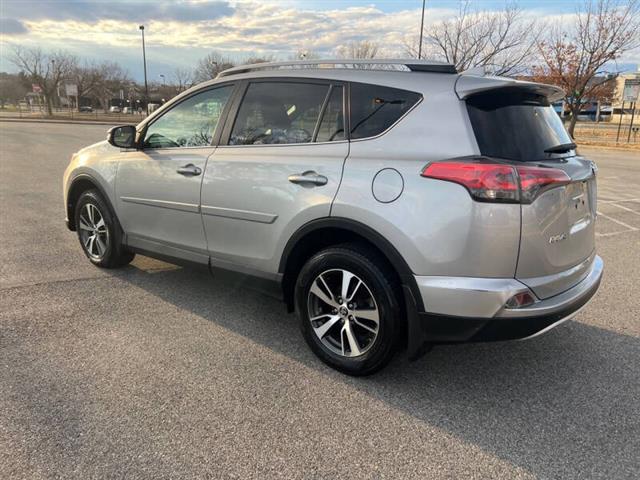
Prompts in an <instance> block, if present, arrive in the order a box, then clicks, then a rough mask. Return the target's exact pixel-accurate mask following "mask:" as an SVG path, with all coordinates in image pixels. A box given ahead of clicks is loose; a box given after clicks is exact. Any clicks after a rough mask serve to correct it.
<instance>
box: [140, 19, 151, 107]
mask: <svg viewBox="0 0 640 480" xmlns="http://www.w3.org/2000/svg"><path fill="white" fill-rule="evenodd" d="M139 28H140V31H141V32H142V63H143V64H144V100H145V102H146V104H147V107H146V108H147V113H149V86H148V85H147V53H146V51H145V48H144V25H140V27H139Z"/></svg>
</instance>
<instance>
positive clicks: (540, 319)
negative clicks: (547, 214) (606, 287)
mask: <svg viewBox="0 0 640 480" xmlns="http://www.w3.org/2000/svg"><path fill="white" fill-rule="evenodd" d="M603 268H604V264H603V261H602V259H601V258H600V257H599V256H596V257H595V259H594V261H593V263H592V265H591V269H590V271H589V273H588V274H587V275H586V277H585V278H584V279H583V280H582V281H581V282H579V283H578V284H576V285H574V286H573V287H572V288H570V289H569V290H567V291H565V292H563V293H560V294H558V295H555V296H553V297H550V298H547V299H544V300H539V301H537V302H536V303H534V304H533V305H531V306H529V307H525V308H519V309H508V308H505V307H504V304H505V303H506V301H507V300H508V299H509V298H511V297H512V296H513V295H515V294H516V293H520V292H524V291H528V292H530V293H531V291H530V290H529V289H528V287H526V286H525V285H524V284H522V283H520V282H518V281H517V280H514V279H504V280H503V279H469V278H460V279H459V281H456V279H455V278H451V277H449V278H448V279H446V280H444V279H443V277H439V279H438V280H437V281H435V282H434V281H433V279H432V278H430V277H417V278H416V281H417V283H418V288H419V290H420V292H421V294H422V297H423V301H424V305H425V306H426V308H427V309H428V310H429V311H428V312H419V311H417V309H416V308H414V306H415V305H416V303H415V301H414V298H413V296H412V294H411V291H410V290H409V289H408V288H406V289H405V301H406V304H407V310H408V317H409V345H408V346H409V350H410V355H411V354H412V353H413V352H415V351H417V350H419V349H420V348H421V346H422V345H423V344H424V343H425V342H426V343H456V342H476V341H497V340H515V339H524V338H529V337H533V336H536V335H539V334H541V333H544V332H546V331H547V330H549V329H551V328H553V327H555V326H557V325H559V324H560V323H562V322H564V321H565V320H568V319H570V318H572V317H573V316H574V315H575V314H576V313H577V312H578V311H579V310H580V309H581V308H582V307H584V306H585V305H586V304H587V303H588V302H589V300H591V298H592V297H593V295H594V294H595V293H596V291H597V290H598V287H599V286H600V280H601V279H602V272H603ZM423 279H428V281H423ZM425 293H426V295H425ZM431 306H435V309H436V311H431V310H432V308H430V307H431ZM445 308H447V309H448V310H449V312H451V313H449V312H447V313H444V312H443V310H444V309H445ZM461 312H462V314H459V313H461Z"/></svg>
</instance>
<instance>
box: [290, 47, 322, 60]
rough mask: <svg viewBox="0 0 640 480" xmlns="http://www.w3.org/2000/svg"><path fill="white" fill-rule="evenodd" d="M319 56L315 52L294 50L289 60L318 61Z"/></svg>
mask: <svg viewBox="0 0 640 480" xmlns="http://www.w3.org/2000/svg"><path fill="white" fill-rule="evenodd" d="M319 58H321V55H320V54H319V53H318V52H316V51H315V50H309V49H300V50H296V51H295V52H294V53H293V54H292V55H291V56H290V57H289V59H290V60H318V59H319Z"/></svg>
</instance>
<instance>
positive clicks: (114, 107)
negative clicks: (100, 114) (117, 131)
mask: <svg viewBox="0 0 640 480" xmlns="http://www.w3.org/2000/svg"><path fill="white" fill-rule="evenodd" d="M120 112H121V110H120V107H118V106H117V105H112V106H111V107H109V113H120Z"/></svg>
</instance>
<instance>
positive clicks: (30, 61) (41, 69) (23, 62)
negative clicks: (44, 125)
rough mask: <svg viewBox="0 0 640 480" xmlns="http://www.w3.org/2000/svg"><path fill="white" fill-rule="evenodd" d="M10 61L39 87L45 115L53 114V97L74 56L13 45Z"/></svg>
mask: <svg viewBox="0 0 640 480" xmlns="http://www.w3.org/2000/svg"><path fill="white" fill-rule="evenodd" d="M10 61H11V62H12V63H13V64H14V65H16V66H17V67H18V68H19V69H21V70H22V71H23V72H24V73H25V74H26V75H27V76H28V77H29V80H30V81H31V83H33V84H34V85H37V86H38V87H39V88H40V90H41V91H42V94H43V95H44V100H45V103H46V105H47V115H53V99H54V98H55V96H56V94H57V91H58V87H59V86H60V84H61V83H62V81H63V80H64V79H65V78H67V77H69V75H70V74H71V72H72V71H73V69H74V68H75V66H76V64H77V60H76V58H75V57H74V56H72V55H70V54H68V53H66V52H64V51H57V52H53V53H45V52H43V51H42V50H41V49H39V48H22V47H14V49H13V55H12V56H11V58H10Z"/></svg>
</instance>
